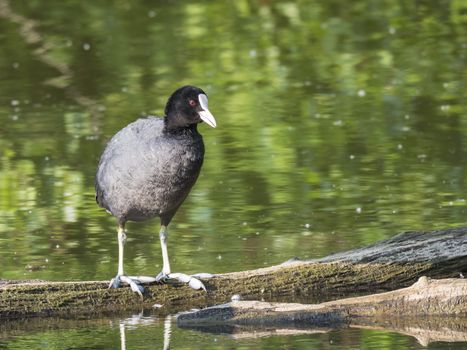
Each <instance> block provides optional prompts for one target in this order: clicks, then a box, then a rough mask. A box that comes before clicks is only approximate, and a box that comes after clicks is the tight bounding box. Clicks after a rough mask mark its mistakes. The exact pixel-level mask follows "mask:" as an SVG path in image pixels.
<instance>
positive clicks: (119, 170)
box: [95, 117, 204, 225]
mask: <svg viewBox="0 0 467 350" xmlns="http://www.w3.org/2000/svg"><path fill="white" fill-rule="evenodd" d="M164 125H165V124H164V120H163V119H161V118H154V117H149V118H145V119H138V120H136V121H135V122H133V123H131V124H129V125H128V126H126V127H125V128H123V129H122V130H120V131H119V132H118V133H117V134H115V135H114V136H113V137H112V139H111V140H110V141H109V143H108V144H107V146H106V148H105V150H104V153H103V154H102V156H101V159H100V162H99V166H98V169H97V175H96V183H95V185H96V201H97V203H98V204H99V205H100V206H101V207H103V208H105V209H107V210H108V211H110V212H111V213H112V214H113V215H114V216H115V217H116V218H117V219H118V221H119V222H120V223H124V222H126V221H128V220H131V221H142V220H146V219H150V218H153V217H156V216H159V217H160V218H161V223H162V225H168V224H169V222H170V220H171V219H172V217H173V215H174V214H175V212H176V211H177V209H178V207H179V206H180V205H181V204H182V202H183V201H184V200H185V198H186V196H187V195H188V193H189V192H190V190H191V188H192V186H193V185H194V184H195V182H196V179H197V178H198V175H199V172H200V170H201V166H202V164H203V158H204V144H203V139H202V137H201V135H200V134H199V133H198V131H197V130H196V125H194V126H193V127H191V128H186V129H183V130H179V131H177V132H176V133H174V132H170V133H169V132H168V131H166V130H165V128H164Z"/></svg>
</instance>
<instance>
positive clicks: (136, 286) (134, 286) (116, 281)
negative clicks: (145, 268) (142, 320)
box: [109, 275, 156, 298]
mask: <svg viewBox="0 0 467 350" xmlns="http://www.w3.org/2000/svg"><path fill="white" fill-rule="evenodd" d="M155 281H156V279H155V278H154V277H146V276H125V275H117V276H115V277H114V278H112V280H111V281H110V284H109V288H120V287H121V285H122V282H123V283H126V284H128V285H130V288H131V290H132V291H133V292H135V293H138V295H139V296H140V297H141V298H142V297H143V293H144V287H143V286H142V285H141V284H142V283H153V282H155Z"/></svg>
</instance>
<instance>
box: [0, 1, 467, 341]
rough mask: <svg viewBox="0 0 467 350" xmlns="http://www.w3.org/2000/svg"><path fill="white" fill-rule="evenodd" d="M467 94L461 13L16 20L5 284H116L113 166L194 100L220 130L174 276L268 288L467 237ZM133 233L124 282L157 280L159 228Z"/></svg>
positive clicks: (6, 86) (110, 10)
mask: <svg viewBox="0 0 467 350" xmlns="http://www.w3.org/2000/svg"><path fill="white" fill-rule="evenodd" d="M466 82H467V4H466V3H465V1H460V0H452V1H438V2H423V1H422V2H415V1H414V2H393V1H379V2H375V1H358V2H348V3H342V2H337V1H313V2H310V1H279V0H278V1H246V0H239V1H225V2H224V1H175V0H174V1H139V2H130V1H123V0H122V1H102V2H101V1H95V2H82V1H66V2H63V1H56V0H51V1H46V2H45V1H38V0H31V1H7V0H0V264H1V266H2V269H1V272H0V278H4V279H47V280H83V279H86V280H89V279H110V278H111V277H113V276H114V275H115V273H116V270H117V256H118V249H117V248H118V245H117V237H116V223H115V220H114V218H112V217H111V216H110V215H108V214H107V213H105V211H104V210H102V209H100V208H98V207H97V205H96V203H95V199H94V175H95V171H96V166H97V162H98V159H99V156H100V154H101V152H102V150H103V148H104V146H105V143H106V141H107V140H108V139H109V138H110V137H111V136H112V135H113V134H114V133H115V132H116V131H118V130H119V129H120V128H122V127H123V126H125V125H126V124H128V123H129V122H131V121H133V120H135V119H136V118H138V117H141V116H146V115H159V116H160V115H161V114H162V113H163V110H164V106H165V102H166V100H167V97H168V96H169V95H170V93H171V92H172V91H174V90H175V89H176V88H178V87H179V86H182V85H185V84H193V85H196V86H199V87H201V88H203V89H204V90H205V91H206V92H207V94H208V96H209V104H210V110H211V112H212V113H213V114H214V116H215V117H216V119H217V123H218V127H217V128H216V129H211V128H209V127H208V126H206V125H200V126H199V130H200V132H201V133H202V134H203V137H204V141H205V145H206V155H205V162H204V165H203V169H202V172H201V176H200V178H199V180H198V182H197V184H196V185H195V187H194V189H193V191H192V192H191V194H190V195H189V197H188V198H187V200H186V201H185V203H184V204H183V206H182V207H181V208H180V210H179V211H178V213H177V214H176V216H175V218H174V219H173V221H172V223H171V225H170V226H169V255H170V259H171V264H172V270H173V271H177V272H178V271H180V272H185V273H196V272H211V273H222V272H228V271H239V270H244V269H252V268H259V267H263V266H269V265H273V264H278V263H281V262H283V261H285V260H287V259H289V258H291V257H294V256H298V257H300V258H303V259H307V258H318V257H322V256H325V255H327V254H330V253H334V252H338V251H343V250H347V249H352V248H355V247H359V246H362V245H365V244H369V243H372V242H375V241H377V240H381V239H384V238H389V237H391V236H393V235H395V234H397V233H398V232H401V231H406V230H432V229H437V228H448V227H456V226H462V225H465V223H466V202H465V198H466V193H467V183H466V180H467V173H466V169H467V156H466V153H467V137H466V135H467V94H466V91H467V89H466ZM127 229H128V233H127V234H128V241H127V245H126V246H125V269H126V271H128V273H129V274H145V275H155V274H157V273H158V272H159V271H160V269H161V267H162V258H161V251H160V245H159V237H158V231H159V223H158V220H157V219H156V220H152V221H148V222H144V223H130V224H129V225H128V227H127ZM151 317H152V318H151V322H150V324H149V325H142V324H141V323H136V324H135V325H132V326H131V327H130V326H128V329H127V335H126V337H127V339H131V338H133V341H132V342H131V346H130V345H128V346H127V347H128V349H139V348H141V349H142V348H147V344H160V345H157V346H155V347H162V346H163V345H162V342H161V341H162V340H163V333H164V330H163V329H164V321H163V320H161V319H159V318H157V315H156V316H151ZM93 322H96V323H99V321H98V320H94V321H93ZM125 322H126V321H125V318H121V319H118V320H111V321H109V320H102V321H101V324H99V326H86V325H80V326H79V327H78V326H76V325H70V328H61V329H59V330H57V329H54V327H49V326H48V324H47V321H45V320H44V324H43V328H42V329H41V328H40V327H36V331H34V332H21V331H18V333H15V332H13V331H12V330H11V329H10V330H8V331H5V332H3V333H2V335H1V338H0V347H2V348H8V349H10V348H11V349H17V348H18V349H19V348H26V347H27V348H38V349H39V348H41V349H69V348H80V349H81V348H95V349H98V348H105V349H108V348H119V347H120V346H121V345H120V331H121V329H120V328H121V327H120V326H119V325H120V324H127V323H125ZM19 328H21V327H20V326H19ZM172 338H173V339H176V341H174V342H175V343H178V345H173V348H179V347H180V348H235V347H237V345H235V344H237V342H240V343H239V344H241V346H242V347H243V348H247V349H256V348H265V349H274V348H288V349H302V348H303V349H305V348H307V349H308V348H328V347H332V348H342V349H344V348H352V347H353V348H368V349H373V348H374V349H384V348H387V349H393V348H398V349H412V348H419V345H417V344H418V343H417V341H416V340H414V339H413V338H411V337H410V336H407V335H400V334H396V333H390V332H384V331H370V330H361V329H345V330H335V331H331V332H328V333H325V334H302V335H296V336H283V335H282V336H273V337H261V338H257V339H249V340H238V339H236V340H232V338H229V337H223V336H214V335H206V334H202V333H197V332H193V331H187V330H181V329H177V328H176V326H175V327H174V328H172ZM65 339H66V340H65ZM331 340H332V342H331ZM145 344H146V345H145ZM445 344H449V343H445ZM145 346H146V347H145ZM462 346H465V343H464V344H462V345H460V344H458V343H452V344H449V345H446V347H444V345H439V347H438V345H436V346H432V345H430V346H429V348H452V349H457V348H458V349H460V348H462ZM153 347H154V346H153Z"/></svg>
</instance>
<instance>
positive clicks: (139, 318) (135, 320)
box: [119, 311, 172, 350]
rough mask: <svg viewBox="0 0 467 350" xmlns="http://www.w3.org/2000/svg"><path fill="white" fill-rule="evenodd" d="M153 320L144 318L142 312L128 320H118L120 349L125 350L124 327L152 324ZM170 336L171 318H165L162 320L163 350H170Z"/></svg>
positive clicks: (169, 316)
mask: <svg viewBox="0 0 467 350" xmlns="http://www.w3.org/2000/svg"><path fill="white" fill-rule="evenodd" d="M154 321H155V319H154V318H153V317H144V316H143V312H142V311H141V312H140V313H139V314H135V315H133V316H131V317H130V318H126V319H123V320H120V322H119V330H120V349H121V350H126V327H128V326H136V325H144V324H152V323H154ZM171 334H172V316H171V315H168V316H166V318H165V320H164V344H163V348H162V349H163V350H169V349H170V336H171Z"/></svg>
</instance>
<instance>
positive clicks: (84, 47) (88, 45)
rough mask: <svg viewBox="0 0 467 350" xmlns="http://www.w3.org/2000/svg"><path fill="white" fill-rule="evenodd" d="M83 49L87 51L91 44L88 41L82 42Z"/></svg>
mask: <svg viewBox="0 0 467 350" xmlns="http://www.w3.org/2000/svg"><path fill="white" fill-rule="evenodd" d="M83 50H84V51H89V50H91V44H89V43H84V44H83Z"/></svg>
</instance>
